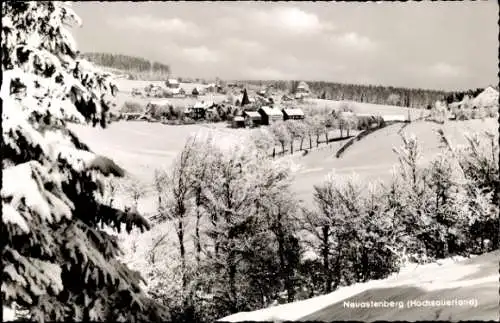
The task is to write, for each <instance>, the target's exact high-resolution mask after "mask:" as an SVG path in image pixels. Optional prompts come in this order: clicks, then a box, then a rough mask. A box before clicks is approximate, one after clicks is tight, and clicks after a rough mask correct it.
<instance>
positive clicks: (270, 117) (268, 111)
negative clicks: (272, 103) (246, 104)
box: [259, 107, 283, 125]
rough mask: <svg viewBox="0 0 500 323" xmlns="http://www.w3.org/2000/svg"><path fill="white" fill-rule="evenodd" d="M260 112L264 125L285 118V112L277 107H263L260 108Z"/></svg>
mask: <svg viewBox="0 0 500 323" xmlns="http://www.w3.org/2000/svg"><path fill="white" fill-rule="evenodd" d="M259 113H260V115H261V116H262V124H264V125H270V124H272V123H273V122H276V121H280V120H283V113H282V112H281V111H280V110H279V109H276V108H271V107H262V108H260V109H259Z"/></svg>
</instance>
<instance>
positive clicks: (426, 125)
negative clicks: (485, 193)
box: [70, 119, 498, 212]
mask: <svg viewBox="0 0 500 323" xmlns="http://www.w3.org/2000/svg"><path fill="white" fill-rule="evenodd" d="M402 126H403V125H402V124H395V125H392V126H389V127H387V128H384V129H381V130H379V131H376V132H375V133H373V134H371V135H369V136H367V137H366V138H363V139H362V140H361V141H359V142H356V143H354V145H352V146H351V147H349V148H348V149H347V150H346V151H345V153H344V155H343V156H342V157H341V158H336V157H335V153H336V152H337V150H338V149H339V148H340V147H341V146H342V144H343V143H344V141H338V142H332V143H330V144H329V145H324V144H323V145H322V146H320V147H319V149H317V150H312V151H311V152H309V154H307V155H306V156H302V154H295V155H293V160H294V162H295V163H297V165H298V170H297V172H296V174H295V180H294V183H293V189H294V190H295V192H296V193H297V194H298V198H299V199H301V200H303V201H305V202H310V201H312V188H313V185H315V184H319V183H321V181H322V180H323V179H324V178H325V176H326V175H327V174H328V173H329V172H331V171H333V170H335V172H336V173H339V174H350V173H352V172H356V173H357V174H358V175H360V176H361V177H362V178H364V179H368V180H376V179H381V180H387V179H389V178H390V174H391V169H392V167H393V166H394V165H395V164H396V163H397V156H396V155H395V154H394V152H393V151H392V148H393V147H399V146H400V145H401V143H402V142H401V138H400V136H399V135H398V130H399V129H401V127H402ZM70 128H71V129H72V130H74V131H75V132H76V133H77V134H78V136H79V137H80V138H81V139H82V140H83V142H85V143H87V144H88V145H89V146H90V147H91V148H92V149H93V150H94V151H95V152H96V153H99V154H103V155H105V156H109V157H111V158H113V159H114V160H115V161H116V162H117V163H118V164H119V165H121V166H122V167H124V168H125V169H126V170H127V171H128V172H130V173H131V174H132V175H134V176H136V177H137V178H138V179H139V180H142V181H144V182H150V181H151V180H152V178H153V173H154V170H155V169H156V168H159V167H169V166H170V164H171V163H172V161H173V159H174V158H175V156H176V155H177V154H178V153H179V152H180V151H181V150H182V147H183V146H184V143H185V141H186V139H187V138H188V136H189V135H190V134H193V133H196V132H198V131H200V130H203V129H208V128H217V129H219V130H221V131H224V132H227V133H228V134H234V135H237V136H246V135H247V134H248V133H249V132H248V131H247V130H245V129H231V128H227V127H226V124H224V123H219V124H197V125H182V126H169V125H163V124H160V123H148V122H115V123H112V124H111V125H110V126H109V127H108V128H106V129H100V128H98V127H96V128H92V127H89V126H83V125H71V126H70ZM440 128H443V129H444V131H445V133H446V134H448V136H449V137H450V139H451V141H452V143H457V144H460V143H464V140H465V138H464V136H463V133H464V132H465V131H482V130H490V131H492V132H495V133H496V132H497V129H498V123H497V120H495V119H486V120H484V121H482V120H468V121H459V122H447V123H446V124H445V125H438V124H436V123H432V122H425V121H421V122H415V123H411V124H409V125H408V126H407V127H405V128H404V130H403V131H404V132H405V133H408V134H415V135H416V136H417V138H418V139H419V140H420V143H421V145H422V151H423V156H424V157H425V158H426V159H427V160H428V159H429V158H432V157H433V156H435V155H436V154H437V153H439V151H440V148H439V147H440V143H439V138H438V135H437V134H436V132H435V130H437V129H440ZM308 144H309V143H308V142H307V140H306V142H305V143H304V146H305V147H308ZM313 145H315V143H313ZM297 147H298V146H297V145H296V149H297ZM287 148H288V147H287ZM279 149H280V148H277V151H279ZM424 161H425V159H424ZM148 203H149V204H150V199H148V198H145V199H144V200H143V201H142V203H141V204H142V205H141V210H143V212H147V211H150V207H151V205H148Z"/></svg>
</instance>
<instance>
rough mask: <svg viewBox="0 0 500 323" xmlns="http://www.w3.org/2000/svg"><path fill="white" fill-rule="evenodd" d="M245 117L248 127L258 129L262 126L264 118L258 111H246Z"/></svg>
mask: <svg viewBox="0 0 500 323" xmlns="http://www.w3.org/2000/svg"><path fill="white" fill-rule="evenodd" d="M243 117H244V118H245V124H246V125H247V126H248V127H258V126H260V125H261V124H262V116H261V115H260V113H258V112H257V111H244V112H243Z"/></svg>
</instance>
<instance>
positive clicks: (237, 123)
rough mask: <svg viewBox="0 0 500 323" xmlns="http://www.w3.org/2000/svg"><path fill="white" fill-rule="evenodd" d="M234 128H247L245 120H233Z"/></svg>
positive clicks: (237, 117)
mask: <svg viewBox="0 0 500 323" xmlns="http://www.w3.org/2000/svg"><path fill="white" fill-rule="evenodd" d="M233 128H245V118H243V117H242V116H236V117H234V118H233Z"/></svg>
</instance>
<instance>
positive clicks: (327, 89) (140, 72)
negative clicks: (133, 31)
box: [82, 53, 483, 108]
mask: <svg viewBox="0 0 500 323" xmlns="http://www.w3.org/2000/svg"><path fill="white" fill-rule="evenodd" d="M82 56H83V57H84V58H86V59H88V60H90V61H92V62H94V63H95V64H97V65H100V66H103V67H107V68H111V69H117V70H120V71H123V73H127V74H129V76H130V77H132V78H136V79H148V80H151V81H153V80H165V79H166V78H167V77H168V76H169V75H170V72H171V70H170V66H169V65H167V64H163V63H159V62H153V65H152V66H151V62H150V61H149V60H147V59H144V58H140V57H134V56H128V55H122V54H110V53H85V54H82ZM236 83H243V84H248V85H254V86H268V85H274V87H275V88H276V89H277V90H280V91H286V92H291V93H293V92H294V90H295V88H296V87H297V85H298V83H299V81H258V80H257V81H255V80H250V81H248V80H239V81H236ZM307 84H308V85H309V88H310V90H311V92H312V93H313V95H314V96H316V97H318V98H321V99H328V100H352V101H357V102H366V103H373V104H388V105H396V106H404V107H411V108H427V107H428V106H429V105H433V104H434V102H435V101H436V100H446V101H447V102H448V103H451V102H456V101H460V100H461V99H462V98H463V96H464V95H465V94H469V95H471V96H473V97H474V96H476V95H477V94H478V93H480V92H481V91H482V90H483V89H481V88H478V89H473V90H469V91H461V92H452V91H439V90H429V89H411V88H403V87H392V86H382V85H359V84H342V83H335V82H324V81H308V82H307Z"/></svg>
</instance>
